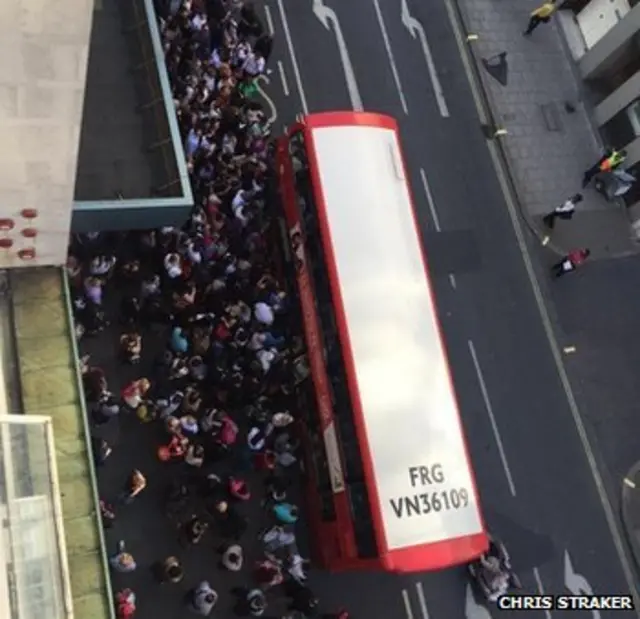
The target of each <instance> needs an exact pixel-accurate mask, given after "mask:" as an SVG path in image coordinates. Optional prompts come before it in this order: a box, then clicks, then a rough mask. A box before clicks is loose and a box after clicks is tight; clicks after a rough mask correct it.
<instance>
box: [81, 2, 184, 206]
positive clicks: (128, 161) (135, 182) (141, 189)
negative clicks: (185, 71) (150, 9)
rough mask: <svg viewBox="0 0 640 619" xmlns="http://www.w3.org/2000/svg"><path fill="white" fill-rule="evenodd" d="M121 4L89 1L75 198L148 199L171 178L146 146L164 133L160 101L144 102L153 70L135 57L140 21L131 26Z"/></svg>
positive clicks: (144, 39) (149, 97)
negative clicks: (91, 9)
mask: <svg viewBox="0 0 640 619" xmlns="http://www.w3.org/2000/svg"><path fill="white" fill-rule="evenodd" d="M122 4H123V3H119V2H103V1H102V0H96V4H95V11H94V17H93V29H92V33H91V45H90V50H89V64H88V70H87V82H86V94H85V100H84V111H83V119H82V129H81V136H80V148H79V153H78V171H77V178H76V187H75V196H74V197H75V200H76V201H97V200H109V201H113V200H117V199H124V200H134V199H144V198H150V197H152V196H154V195H157V194H158V191H157V188H159V187H163V186H165V185H166V184H167V183H168V182H170V180H172V179H171V178H169V177H170V176H172V175H173V174H172V171H171V170H167V167H170V168H171V167H173V165H174V162H173V161H170V162H169V164H168V166H167V165H166V164H165V159H164V158H165V157H166V152H165V153H158V152H156V151H154V150H153V149H150V147H151V146H152V145H153V144H154V143H157V142H159V141H161V140H162V138H163V137H164V136H165V135H167V133H168V130H167V129H166V121H165V118H166V114H165V113H164V108H163V107H162V103H161V102H160V103H157V104H156V105H151V106H149V105H148V104H149V103H150V102H151V101H157V100H158V99H159V95H158V94H157V92H158V91H157V86H156V85H157V70H156V67H155V65H154V63H153V62H150V63H149V64H147V65H146V66H144V64H145V63H144V59H143V58H144V57H143V55H142V50H143V49H144V50H145V52H147V53H148V50H150V44H149V42H148V40H149V34H148V31H147V26H146V24H144V23H143V25H142V27H141V28H140V30H138V31H136V30H135V29H134V30H133V31H132V30H131V24H140V21H141V20H140V17H137V16H135V15H128V14H127V13H126V11H128V10H129V8H126V9H125V8H123V6H121V5H122ZM132 4H136V3H132ZM140 4H141V3H138V4H137V5H136V8H137V9H138V10H139V7H140ZM145 55H146V54H145ZM141 108H142V109H141ZM154 108H156V109H154ZM158 150H160V149H158ZM169 159H172V157H169ZM177 189H178V187H176V190H177ZM163 194H164V195H167V194H166V192H163Z"/></svg>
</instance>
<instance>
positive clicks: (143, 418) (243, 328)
mask: <svg viewBox="0 0 640 619" xmlns="http://www.w3.org/2000/svg"><path fill="white" fill-rule="evenodd" d="M158 11H159V15H160V31H161V34H162V37H163V45H164V52H165V57H166V64H167V69H168V72H169V75H170V79H171V83H172V88H173V96H174V102H175V108H176V113H177V117H178V120H179V124H180V128H181V131H182V136H183V139H184V148H185V153H186V156H187V165H188V170H189V173H190V176H191V182H192V186H193V190H194V195H195V207H194V210H193V212H192V214H191V216H190V218H189V221H188V222H187V223H186V224H185V225H184V226H183V227H182V228H180V229H178V228H162V229H157V230H148V231H140V232H129V233H126V234H122V235H113V234H111V235H109V234H101V233H95V234H89V235H83V236H82V237H79V238H76V239H74V241H73V243H72V245H71V248H70V255H69V262H68V266H67V268H68V273H69V278H70V281H71V283H72V288H73V294H74V311H75V321H76V336H77V337H78V338H79V340H80V347H81V349H83V346H84V349H86V348H87V346H86V345H85V343H90V342H91V341H95V340H96V339H99V338H107V337H108V338H111V337H115V338H117V346H118V348H119V354H120V359H119V363H121V364H124V365H126V366H129V367H130V369H129V372H131V371H137V370H132V369H131V368H136V369H139V373H137V374H136V376H137V377H136V378H135V379H134V380H131V381H130V382H129V383H128V384H126V385H125V386H124V387H123V388H119V387H116V388H115V389H113V387H112V385H113V383H114V381H116V379H115V378H114V376H111V375H109V372H108V371H105V370H103V369H102V368H100V367H99V364H97V363H94V362H93V361H92V358H91V357H90V356H89V355H85V356H84V357H83V358H82V366H83V367H82V371H83V380H84V389H85V396H86V399H87V410H88V413H89V415H90V422H91V424H92V427H93V429H94V439H93V446H92V447H93V456H94V459H95V462H96V464H97V465H98V466H99V465H101V464H105V463H106V462H107V460H108V459H110V458H114V459H117V458H118V447H117V445H114V446H113V447H112V446H111V445H109V443H108V442H107V441H106V440H104V438H101V436H103V434H101V433H100V431H99V430H100V429H102V428H105V427H109V425H110V424H118V423H119V421H116V420H117V419H118V418H120V419H121V418H122V417H124V416H127V417H129V418H132V419H134V420H136V418H137V420H136V423H139V424H141V425H144V426H145V427H144V431H145V432H146V433H147V434H148V437H149V438H148V440H149V444H152V445H154V450H155V457H156V458H157V461H159V462H161V463H162V464H161V465H159V466H161V467H162V470H163V471H166V477H165V478H164V479H163V480H162V481H163V483H162V487H163V490H162V493H163V494H162V496H161V497H159V500H160V501H161V504H162V506H163V509H164V514H160V515H159V517H162V518H166V519H168V520H170V521H171V522H173V523H175V531H176V535H177V536H179V537H180V541H181V543H182V545H181V547H182V548H183V552H184V553H189V549H190V548H191V547H193V546H195V545H198V544H201V543H202V544H211V546H212V552H211V557H212V562H213V567H214V568H215V567H216V564H217V567H218V568H219V569H221V570H227V571H230V572H238V573H245V574H246V583H247V586H246V587H245V588H243V589H242V590H241V591H234V592H232V593H231V592H227V591H219V590H218V589H217V588H216V582H215V579H211V582H209V581H208V580H207V579H205V578H202V579H201V580H200V582H193V581H192V575H189V578H186V577H185V570H184V557H181V556H175V555H171V556H167V557H159V558H158V561H157V562H156V563H154V565H152V566H148V567H149V568H150V569H151V568H152V569H153V573H154V574H155V577H156V580H157V582H158V586H161V583H164V584H165V585H167V586H171V584H173V585H177V583H185V584H184V591H185V592H186V595H185V597H184V602H183V603H184V605H185V606H186V607H187V608H188V609H189V610H191V611H192V612H193V613H196V614H199V615H201V616H209V615H210V614H213V615H215V608H216V606H217V605H218V601H219V599H220V597H221V596H226V595H230V594H233V595H234V596H236V597H237V604H236V606H235V608H236V611H237V613H238V614H239V615H240V616H252V617H261V616H262V617H266V616H267V615H268V616H269V617H274V616H275V615H273V614H272V612H273V611H272V609H273V608H279V607H281V606H282V602H281V601H279V600H283V599H284V600H285V601H286V608H287V611H286V614H285V615H284V616H286V617H290V618H294V617H300V618H303V617H311V616H317V615H318V614H319V613H320V605H319V602H318V599H317V598H316V596H315V595H314V593H313V592H312V590H311V589H310V587H309V585H308V582H307V575H306V566H307V561H306V560H305V559H304V558H303V557H302V556H301V554H300V551H299V550H298V545H297V542H296V523H297V521H298V518H299V510H298V506H297V505H296V502H295V499H294V495H295V493H294V492H292V480H293V479H295V474H293V473H295V470H296V466H295V465H296V462H297V460H298V458H299V456H300V454H299V444H298V440H297V437H296V434H295V432H294V430H293V428H295V427H296V423H295V422H296V408H295V398H294V395H293V392H294V390H293V376H292V370H293V365H294V359H296V358H297V357H298V356H299V355H300V353H301V350H302V347H301V340H300V339H299V338H298V337H296V336H295V334H291V333H289V326H288V325H289V321H288V315H289V312H290V311H291V307H290V300H289V297H288V294H287V292H286V290H285V288H284V287H283V282H282V281H281V278H280V276H279V275H278V273H277V269H274V264H273V260H272V256H273V255H274V254H275V253H276V252H275V249H274V247H273V246H272V245H271V244H270V234H269V232H270V221H271V220H272V219H273V218H272V208H273V205H272V204H271V201H270V200H269V193H268V192H267V191H266V188H267V186H268V182H269V175H270V165H269V140H270V128H269V124H268V121H267V119H266V117H265V114H264V113H263V110H262V108H261V106H260V104H258V103H256V102H253V101H252V100H251V93H252V88H253V86H254V80H255V79H256V77H257V76H258V75H260V74H261V73H262V72H264V71H265V70H267V69H266V62H267V60H268V58H269V54H270V51H271V46H272V40H271V37H270V36H269V35H268V34H266V33H265V32H264V28H263V26H262V23H261V20H260V19H259V18H258V15H257V13H256V11H255V8H254V7H253V6H251V4H245V5H244V6H241V3H239V2H237V0H207V2H206V3H205V2H203V1H202V0H182V1H181V2H176V1H174V0H172V1H171V2H167V3H164V4H163V6H159V7H158ZM88 347H89V348H90V346H88ZM114 418H115V420H114ZM141 468H142V467H141ZM123 482H124V483H123V485H122V488H121V491H120V492H119V493H118V494H117V495H116V496H106V495H105V496H103V497H102V500H101V503H100V509H101V513H102V519H103V525H104V527H105V529H107V530H108V531H107V539H108V540H111V542H112V543H113V544H114V546H115V547H114V549H113V554H112V556H111V557H110V559H109V565H110V568H111V570H112V571H113V573H114V575H115V574H120V575H122V576H118V578H117V581H116V582H117V583H122V582H124V583H126V574H127V573H129V572H133V571H135V570H137V569H140V567H142V566H139V565H138V564H137V561H136V559H135V556H136V548H135V547H129V544H128V542H127V540H126V539H121V536H119V534H118V522H119V520H120V519H121V518H123V519H124V518H126V514H127V510H129V509H131V507H130V504H131V503H132V502H134V501H136V500H137V499H138V497H139V496H140V495H142V494H143V493H145V492H148V491H149V489H148V488H147V479H146V476H145V472H144V471H143V470H139V469H134V470H132V471H131V472H130V474H129V475H128V477H127V479H126V480H123ZM256 502H259V503H260V506H261V509H260V513H261V518H262V522H261V523H260V527H261V532H260V534H259V536H258V538H259V541H256V540H255V537H254V536H252V535H250V536H248V535H247V530H248V529H249V528H250V527H249V524H250V523H249V522H248V518H247V513H246V511H247V510H246V506H247V505H248V504H250V503H253V504H254V505H255V503H256ZM116 540H118V541H117V543H116ZM248 544H253V545H256V544H259V545H260V546H261V549H260V553H259V555H260V559H259V560H258V561H257V562H255V561H248V560H246V557H247V556H248V552H247V545H248ZM215 549H217V551H218V553H219V554H218V559H217V560H215V559H214V557H215V556H216V555H215V552H214V550H215ZM210 567H212V566H209V565H207V566H203V571H204V572H205V573H208V572H206V570H208V569H209V568H210ZM187 580H188V581H189V582H187ZM187 585H192V586H187ZM117 588H118V589H119V591H118V592H117V594H116V600H115V603H116V608H117V612H118V616H119V618H120V619H131V618H132V617H134V616H135V614H136V609H137V608H138V607H139V606H141V599H140V598H141V596H143V595H145V594H146V592H140V591H136V590H134V588H133V587H124V588H123V587H120V586H118V587H117ZM347 615H348V614H347V612H346V611H340V612H339V613H338V614H337V615H335V614H334V615H331V616H332V617H334V616H339V617H341V618H342V619H345V618H346V617H347ZM280 616H282V613H279V614H278V617H280Z"/></svg>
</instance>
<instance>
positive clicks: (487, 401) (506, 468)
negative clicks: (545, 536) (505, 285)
mask: <svg viewBox="0 0 640 619" xmlns="http://www.w3.org/2000/svg"><path fill="white" fill-rule="evenodd" d="M467 343H468V344H469V352H470V353H471V358H472V359H473V365H474V367H475V368H476V374H477V375H478V382H479V383H480V391H481V392H482V399H483V400H484V404H485V407H486V409H487V413H488V414H489V420H490V421H491V428H492V430H493V436H494V437H495V439H496V444H497V445H498V452H499V453H500V460H502V468H503V469H504V473H505V475H506V476H507V483H508V484H509V490H510V491H511V495H512V496H516V487H515V484H514V483H513V477H512V476H511V469H510V468H509V463H508V462H507V456H506V454H505V451H504V446H503V445H502V438H501V437H500V432H499V430H498V424H497V422H496V417H495V415H494V414H493V406H491V400H490V399H489V392H488V391H487V385H486V383H485V382H484V376H483V374H482V368H481V367H480V363H479V361H478V355H477V354H476V347H475V346H474V344H473V342H472V341H471V340H469V341H468V342H467Z"/></svg>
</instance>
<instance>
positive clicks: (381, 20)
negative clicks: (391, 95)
mask: <svg viewBox="0 0 640 619" xmlns="http://www.w3.org/2000/svg"><path fill="white" fill-rule="evenodd" d="M373 6H374V7H375V9H376V15H377V17H378V24H380V31H381V32H382V40H383V41H384V46H385V48H386V50H387V56H388V57H389V64H390V65H391V73H393V80H394V81H395V83H396V89H397V91H398V95H399V96H400V103H401V104H402V109H403V110H404V113H405V114H408V113H409V108H408V107H407V100H406V99H405V96H404V91H403V90H402V83H401V82H400V75H399V73H398V67H397V66H396V59H395V58H394V57H393V50H392V49H391V43H390V42H389V34H388V33H387V26H386V24H385V23H384V18H383V17H382V11H381V10H380V0H373Z"/></svg>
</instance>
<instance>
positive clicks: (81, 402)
mask: <svg viewBox="0 0 640 619" xmlns="http://www.w3.org/2000/svg"><path fill="white" fill-rule="evenodd" d="M60 277H61V278H62V285H63V292H64V304H65V308H66V314H67V326H68V333H69V337H70V340H71V352H72V354H73V360H72V362H73V367H74V370H75V375H76V389H77V391H78V406H79V407H80V409H81V412H82V428H83V431H84V439H85V443H86V448H87V467H88V469H89V477H90V480H91V490H92V495H93V501H94V505H95V524H96V528H97V530H98V539H99V542H100V557H101V560H102V570H103V573H104V577H105V583H104V585H105V591H106V593H107V597H108V600H107V607H108V609H109V616H110V619H116V611H115V599H114V595H113V588H112V586H111V578H110V569H109V558H108V550H107V543H106V539H105V536H104V529H103V528H102V519H101V516H100V509H99V506H100V494H99V491H98V478H97V476H96V471H95V467H94V465H93V459H92V458H91V453H92V452H91V450H92V447H91V429H90V428H89V417H88V414H87V407H86V403H85V398H84V387H83V384H82V374H81V372H80V352H79V350H78V343H77V341H76V337H75V323H74V320H73V309H72V296H71V288H70V286H69V278H68V275H67V272H66V269H64V268H61V269H60Z"/></svg>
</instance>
